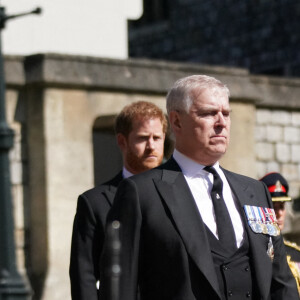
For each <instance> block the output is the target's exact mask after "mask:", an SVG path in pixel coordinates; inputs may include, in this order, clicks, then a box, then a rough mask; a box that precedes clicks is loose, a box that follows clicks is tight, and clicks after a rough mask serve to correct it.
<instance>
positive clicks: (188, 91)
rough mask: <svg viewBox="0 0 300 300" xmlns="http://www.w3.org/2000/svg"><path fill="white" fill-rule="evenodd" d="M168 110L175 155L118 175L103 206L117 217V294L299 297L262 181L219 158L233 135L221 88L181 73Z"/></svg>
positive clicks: (145, 298) (104, 293) (104, 288)
mask: <svg viewBox="0 0 300 300" xmlns="http://www.w3.org/2000/svg"><path fill="white" fill-rule="evenodd" d="M167 111H168V116H169V122H170V125H171V128H172V131H173V133H174V136H175V151H174V153H173V157H172V158H171V159H170V160H169V161H167V162H166V163H165V164H163V165H162V166H160V167H158V168H155V169H153V170H150V171H147V172H144V173H143V174H139V175H136V176H133V177H131V178H128V179H125V180H123V181H122V183H121V184H120V185H119V187H118V190H117V193H116V197H115V200H114V204H113V206H112V209H111V210H110V213H109V214H108V220H107V224H110V223H111V222H112V221H114V220H118V221H119V222H120V224H121V227H120V242H121V254H120V267H121V276H120V286H119V291H120V296H119V299H122V300H134V299H136V295H137V288H139V291H140V297H141V300H195V299H197V300H199V299H201V300H208V299H209V300H220V299H222V300H224V299H233V300H241V299H252V300H258V299H260V300H271V299H272V300H274V299H276V300H279V299H280V300H287V299H289V300H290V299H293V300H295V299H299V298H298V293H297V289H296V285H295V280H294V279H293V277H292V274H291V272H290V270H289V268H288V265H287V261H286V256H285V248H284V244H283V240H282V237H281V235H280V231H279V229H278V226H277V224H276V221H275V219H274V210H272V200H271V197H270V194H269V192H268V190H267V188H266V186H265V185H264V184H263V183H262V182H260V181H257V180H254V179H251V178H248V177H245V176H242V175H238V174H235V173H232V172H230V171H227V170H225V169H223V168H221V167H220V166H219V163H218V161H219V159H220V158H221V157H222V156H223V155H224V153H225V152H226V149H227V146H228V143H229V132H230V111H231V109H230V105H229V91H228V89H227V87H226V86H225V85H224V84H223V83H221V82H220V81H219V80H216V79H215V78H212V77H209V76H205V75H193V76H189V77H186V78H183V79H180V80H178V81H177V82H176V83H175V84H174V86H173V87H172V88H171V90H170V91H169V93H168V95H167ZM262 213H264V215H261V214H262ZM105 249H106V250H104V253H103V257H102V258H103V259H101V263H102V270H105V269H106V268H107V267H108V266H107V263H106V262H107V261H109V260H108V259H107V257H108V256H109V254H110V253H109V251H108V250H107V249H108V247H105ZM100 277H101V286H100V299H101V300H108V299H109V296H108V295H109V292H110V291H109V280H108V279H107V278H106V276H105V272H101V274H100Z"/></svg>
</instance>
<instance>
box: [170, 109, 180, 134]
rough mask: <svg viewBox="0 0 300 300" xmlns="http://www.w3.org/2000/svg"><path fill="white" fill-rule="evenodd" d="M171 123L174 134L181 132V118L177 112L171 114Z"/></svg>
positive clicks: (173, 111)
mask: <svg viewBox="0 0 300 300" xmlns="http://www.w3.org/2000/svg"><path fill="white" fill-rule="evenodd" d="M169 122H170V126H171V128H172V130H173V132H174V133H177V132H179V131H180V130H181V117H180V115H179V113H178V112H177V111H175V110H172V111H171V112H170V113H169Z"/></svg>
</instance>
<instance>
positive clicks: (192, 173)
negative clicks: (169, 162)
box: [173, 149, 220, 177]
mask: <svg viewBox="0 0 300 300" xmlns="http://www.w3.org/2000/svg"><path fill="white" fill-rule="evenodd" d="M173 158H174V159H175V160H176V162H177V163H178V165H179V167H180V168H181V170H182V173H183V175H185V176H187V177H197V176H199V175H207V173H208V172H207V171H205V170H203V168H204V167H205V166H204V165H201V164H199V163H197V162H196V161H194V160H192V159H191V158H189V157H187V156H185V155H184V154H182V153H181V152H179V151H178V150H176V149H174V153H173ZM213 167H214V168H215V169H216V170H217V172H218V171H219V169H220V165H219V162H216V163H215V164H214V165H213Z"/></svg>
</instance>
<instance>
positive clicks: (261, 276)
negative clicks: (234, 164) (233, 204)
mask: <svg viewBox="0 0 300 300" xmlns="http://www.w3.org/2000/svg"><path fill="white" fill-rule="evenodd" d="M223 172H224V174H225V176H226V178H227V180H228V183H229V185H230V187H231V189H232V191H233V193H234V195H235V197H236V199H237V200H238V203H239V204H240V209H241V217H242V221H243V223H244V228H245V230H246V233H247V235H248V238H249V244H250V250H251V252H252V257H253V264H254V272H255V278H256V279H257V286H258V288H259V290H260V291H261V295H264V296H265V297H266V296H267V295H268V293H269V290H270V286H269V285H266V283H267V282H271V275H272V264H271V263H270V259H269V257H268V256H267V255H265V253H266V251H267V249H265V248H264V244H265V243H264V242H261V241H259V240H261V239H264V238H265V237H264V236H263V235H262V234H257V233H254V232H253V231H252V230H251V229H250V227H249V225H248V220H247V217H246V214H245V212H244V205H253V206H258V205H257V199H256V198H255V197H256V193H255V191H253V189H251V188H249V186H248V185H245V184H244V182H242V181H240V180H239V177H237V176H232V173H231V172H228V171H226V170H224V169H223ZM268 277H270V278H268ZM263 299H265V298H263Z"/></svg>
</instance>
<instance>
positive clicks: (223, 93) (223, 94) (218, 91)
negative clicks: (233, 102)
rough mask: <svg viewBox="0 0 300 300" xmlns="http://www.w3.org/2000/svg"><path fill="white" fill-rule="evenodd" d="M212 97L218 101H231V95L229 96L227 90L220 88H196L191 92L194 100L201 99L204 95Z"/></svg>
mask: <svg viewBox="0 0 300 300" xmlns="http://www.w3.org/2000/svg"><path fill="white" fill-rule="evenodd" d="M204 94H205V95H211V96H213V97H214V98H216V99H218V98H223V99H224V98H227V99H228V101H229V94H228V90H227V89H225V88H220V87H218V86H212V87H209V88H194V89H192V90H190V91H189V96H190V97H191V98H192V99H193V100H196V99H199V98H200V99H201V97H202V96H203V95H204Z"/></svg>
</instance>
